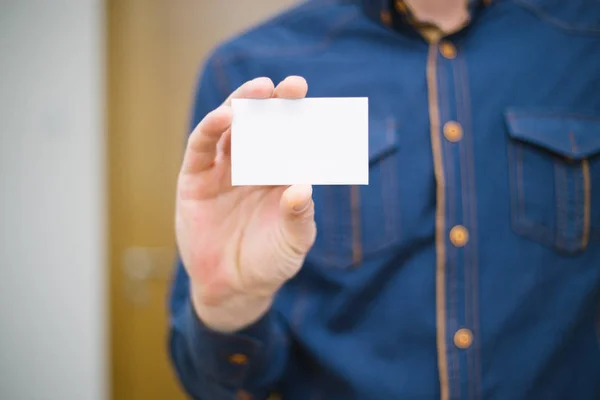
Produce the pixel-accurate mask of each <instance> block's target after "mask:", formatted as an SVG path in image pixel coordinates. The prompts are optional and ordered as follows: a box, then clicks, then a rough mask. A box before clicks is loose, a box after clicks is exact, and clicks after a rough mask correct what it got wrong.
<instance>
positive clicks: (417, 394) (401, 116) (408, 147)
mask: <svg viewBox="0 0 600 400" xmlns="http://www.w3.org/2000/svg"><path fill="white" fill-rule="evenodd" d="M263 76H264V77H269V78H270V79H269V78H261V77H263ZM255 77H259V78H257V79H254V80H252V79H253V78H255ZM286 77H287V78H286ZM244 82H246V83H244ZM273 82H279V83H278V84H277V86H275V87H274V84H273ZM307 83H308V87H310V95H311V96H313V97H336V96H342V97H343V96H367V97H368V98H369V117H370V127H369V136H370V138H369V141H370V143H369V154H370V180H369V182H370V183H369V185H368V186H360V187H354V186H352V187H348V186H315V187H313V188H311V187H310V186H302V185H299V186H291V187H289V188H288V187H231V185H230V158H229V157H230V155H229V154H230V153H229V149H230V142H229V126H230V124H231V119H232V112H231V108H230V99H231V98H236V97H246V98H269V97H280V98H292V99H295V98H302V97H304V96H305V95H306V93H307V90H308V87H307ZM236 88H237V89H236ZM230 93H232V94H231V96H229V97H228V95H229V94H230ZM193 125H194V126H195V128H194V129H193V132H192V134H191V136H190V138H189V141H188V145H187V149H186V152H185V156H184V160H183V165H182V169H181V173H180V175H179V181H178V188H177V210H176V224H177V243H178V246H179V250H180V254H181V261H180V263H179V266H178V270H177V276H176V281H175V284H174V290H173V294H172V299H171V312H172V331H171V341H170V350H171V354H172V359H173V363H174V365H175V367H176V370H177V372H178V375H179V377H180V379H181V382H182V384H183V386H184V387H185V388H186V390H187V391H188V392H189V394H190V395H191V396H192V397H194V398H196V399H202V400H220V399H236V398H238V399H265V398H268V397H269V396H272V397H271V398H275V397H277V396H280V397H281V398H283V399H285V400H313V399H323V400H338V399H339V400H351V399H365V400H379V399H442V400H448V399H509V400H516V399H528V400H533V399H544V400H547V399H561V400H562V399H578V400H583V399H590V400H591V399H598V398H599V397H600V337H599V329H600V6H599V4H598V2H596V1H594V0H572V1H553V0H513V1H509V0H498V1H497V2H495V1H492V2H489V1H488V2H484V1H471V2H469V3H468V4H467V5H466V6H465V4H464V2H463V0H452V1H449V0H412V1H409V0H406V1H405V2H402V1H399V2H389V1H387V0H386V1H380V0H362V1H360V0H356V1H352V0H349V1H348V0H329V1H312V2H308V3H306V4H302V5H300V6H299V7H297V8H295V9H293V10H290V11H289V12H287V13H285V14H283V15H281V16H279V17H277V18H275V19H273V20H271V21H269V22H266V23H265V24H263V25H261V26H259V27H257V28H255V29H253V30H251V31H249V32H247V33H245V34H243V35H241V36H239V37H237V38H235V39H233V40H232V41H230V42H228V43H226V44H224V45H223V46H221V47H219V48H218V49H217V50H216V51H215V52H214V54H213V55H212V56H211V57H210V59H209V60H208V62H207V64H206V67H205V68H204V70H203V74H202V78H201V81H200V84H199V90H198V94H197V101H196V107H195V110H194V121H193ZM341 145H342V144H341ZM273 151H277V149H273ZM273 168H277V166H276V165H274V166H273ZM315 222H316V223H315ZM315 237H316V239H315Z"/></svg>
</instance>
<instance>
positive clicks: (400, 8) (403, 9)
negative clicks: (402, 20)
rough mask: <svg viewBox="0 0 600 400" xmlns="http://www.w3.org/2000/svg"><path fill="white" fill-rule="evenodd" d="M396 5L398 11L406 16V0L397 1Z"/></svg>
mask: <svg viewBox="0 0 600 400" xmlns="http://www.w3.org/2000/svg"><path fill="white" fill-rule="evenodd" d="M394 4H395V8H396V11H398V12H399V13H400V14H406V11H407V10H406V3H405V2H404V0H396V2H395V3H394Z"/></svg>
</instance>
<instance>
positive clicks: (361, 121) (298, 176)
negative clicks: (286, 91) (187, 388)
mask: <svg viewBox="0 0 600 400" xmlns="http://www.w3.org/2000/svg"><path fill="white" fill-rule="evenodd" d="M232 108H233V123H232V125H231V169H232V171H231V179H232V185H234V186H241V185H292V184H312V185H366V184H368V183H369V155H368V142H369V110H368V99H367V98H366V97H341V98H305V99H299V100H286V99H266V100H257V99H233V100H232Z"/></svg>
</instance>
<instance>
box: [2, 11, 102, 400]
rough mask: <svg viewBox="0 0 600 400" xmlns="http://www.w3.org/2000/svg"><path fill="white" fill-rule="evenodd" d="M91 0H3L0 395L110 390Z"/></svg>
mask: <svg viewBox="0 0 600 400" xmlns="http://www.w3.org/2000/svg"><path fill="white" fill-rule="evenodd" d="M102 9H103V8H102V3H101V1H100V0H0V399H7V400H88V399H90V400H96V399H98V400H99V399H105V398H107V394H108V391H107V388H106V385H105V383H106V377H105V375H106V374H105V360H104V357H105V354H106V346H105V316H104V313H105V299H104V271H105V268H104V264H105V263H104V243H103V240H104V227H103V224H104V219H105V218H104V201H103V197H104V177H103V171H104V166H103V163H104V155H103V151H104V150H103V119H104V116H103V86H104V83H103V74H104V71H103V36H104V35H103V25H104V24H103V12H102Z"/></svg>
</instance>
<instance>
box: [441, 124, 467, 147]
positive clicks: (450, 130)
mask: <svg viewBox="0 0 600 400" xmlns="http://www.w3.org/2000/svg"><path fill="white" fill-rule="evenodd" d="M462 135H463V131H462V127H461V126H460V124H459V123H458V122H456V121H449V122H446V124H445V125H444V136H445V137H446V139H448V140H449V141H450V142H458V141H459V140H460V139H462Z"/></svg>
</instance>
